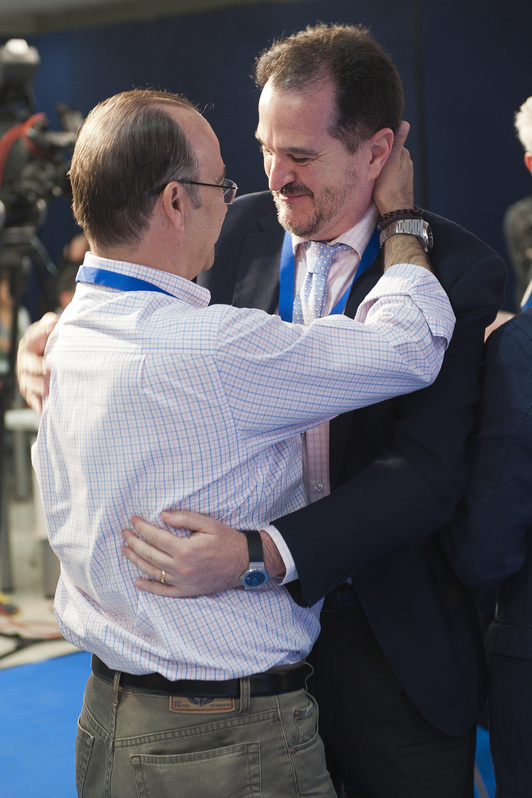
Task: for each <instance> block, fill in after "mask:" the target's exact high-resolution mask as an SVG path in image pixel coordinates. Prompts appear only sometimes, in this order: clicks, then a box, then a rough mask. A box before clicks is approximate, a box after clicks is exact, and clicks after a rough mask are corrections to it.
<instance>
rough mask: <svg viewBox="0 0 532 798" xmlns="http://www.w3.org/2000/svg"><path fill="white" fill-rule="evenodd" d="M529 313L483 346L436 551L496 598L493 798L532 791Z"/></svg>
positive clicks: (491, 643) (523, 797)
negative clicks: (474, 410) (465, 441)
mask: <svg viewBox="0 0 532 798" xmlns="http://www.w3.org/2000/svg"><path fill="white" fill-rule="evenodd" d="M531 354H532V310H528V311H526V312H525V313H521V314H519V315H518V316H515V317H514V318H513V319H511V321H509V322H507V324H504V325H503V326H502V327H500V328H499V329H498V330H496V331H495V332H494V333H492V335H491V336H490V338H489V340H488V342H487V346H486V369H485V377H484V386H483V391H482V399H481V404H480V412H479V418H478V424H477V429H476V433H475V436H474V438H473V447H472V449H473V467H472V471H471V478H470V480H469V482H468V486H467V490H466V492H465V494H464V497H463V499H461V500H460V503H459V506H458V508H457V511H456V513H455V516H454V517H453V520H452V523H451V525H450V528H449V530H448V531H447V533H446V535H445V537H444V541H445V546H446V551H447V554H448V556H449V559H450V561H451V564H452V565H453V568H454V569H455V571H456V573H457V574H458V575H459V576H460V578H461V579H463V580H464V582H465V583H466V584H469V585H471V586H472V587H480V588H483V587H490V586H492V585H497V584H499V583H500V584H499V586H498V588H497V607H496V615H495V620H494V621H493V623H492V624H491V626H490V628H489V630H488V636H487V645H488V651H489V660H490V663H489V664H490V689H489V728H490V746H491V751H492V755H493V764H494V767H495V779H496V783H497V796H499V798H527V796H528V795H530V785H531V784H532V761H531V758H530V756H529V752H530V749H531V747H532V723H531V718H532V549H531V546H532V466H531V464H532V412H531V411H532V368H531V365H530V364H531V362H532V358H531Z"/></svg>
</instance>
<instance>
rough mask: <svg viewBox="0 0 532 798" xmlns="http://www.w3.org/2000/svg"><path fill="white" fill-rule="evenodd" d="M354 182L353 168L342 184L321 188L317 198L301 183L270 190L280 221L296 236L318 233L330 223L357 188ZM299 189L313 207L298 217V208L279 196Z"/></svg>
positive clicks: (304, 236)
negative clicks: (301, 186)
mask: <svg viewBox="0 0 532 798" xmlns="http://www.w3.org/2000/svg"><path fill="white" fill-rule="evenodd" d="M348 181H350V182H348ZM357 183H358V180H357V175H356V173H354V172H353V173H351V174H350V175H348V176H347V179H346V183H345V184H344V186H343V187H342V188H340V189H332V188H324V189H323V190H322V192H321V193H320V196H319V198H318V199H316V195H315V194H313V193H312V192H311V191H308V190H306V191H301V189H300V187H298V186H295V187H293V186H291V184H289V186H290V187H289V186H285V188H284V189H281V190H280V191H274V192H272V195H273V200H274V202H275V207H276V209H277V218H278V220H279V224H280V225H281V226H282V227H284V229H285V230H287V231H288V232H289V233H292V234H293V235H295V236H297V237H298V238H312V237H318V236H319V235H320V233H321V231H322V230H325V229H326V228H327V227H329V226H330V225H331V223H332V222H334V220H335V219H336V218H337V217H339V216H340V215H341V214H342V212H343V211H344V209H345V206H346V204H347V202H348V201H349V200H350V199H352V197H353V194H354V193H355V192H356V186H357ZM298 193H306V194H307V196H308V197H309V199H310V200H311V202H312V208H313V209H312V211H310V212H309V214H308V215H307V216H306V217H305V218H300V217H298V215H297V211H296V212H293V211H292V208H291V206H290V201H288V202H287V201H286V200H284V199H281V197H283V196H285V197H286V196H288V197H289V196H290V194H298ZM344 232H345V231H344Z"/></svg>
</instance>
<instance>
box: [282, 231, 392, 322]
mask: <svg viewBox="0 0 532 798" xmlns="http://www.w3.org/2000/svg"><path fill="white" fill-rule="evenodd" d="M379 249H380V244H379V231H378V230H377V228H375V230H374V231H373V235H372V236H371V238H370V240H369V241H368V245H367V246H366V249H365V250H364V253H363V255H362V257H361V259H360V263H359V264H358V268H357V270H356V272H355V276H354V277H353V281H352V282H351V285H350V286H349V287H348V288H347V290H346V291H345V292H344V294H343V296H341V297H340V299H339V300H338V302H337V303H336V305H335V306H334V308H333V309H332V310H331V313H330V315H332V314H333V313H336V314H341V313H343V312H344V310H345V306H346V304H347V299H348V297H349V294H350V293H351V288H352V287H353V283H354V282H355V280H358V278H359V277H360V275H361V274H363V273H364V272H365V271H366V270H367V269H369V267H370V266H371V264H372V263H373V261H374V260H375V258H376V257H377V254H378V252H379ZM295 271H296V270H295V263H294V250H293V247H292V236H291V234H290V233H288V232H286V233H285V234H284V241H283V249H282V251H281V269H280V273H279V315H280V317H281V318H282V319H283V321H292V308H293V305H294V289H295Z"/></svg>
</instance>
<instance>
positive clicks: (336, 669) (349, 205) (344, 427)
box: [26, 25, 506, 798]
mask: <svg viewBox="0 0 532 798" xmlns="http://www.w3.org/2000/svg"><path fill="white" fill-rule="evenodd" d="M255 79H256V83H257V85H258V87H259V88H260V89H261V95H260V100H259V120H258V126H257V131H256V135H257V139H258V142H259V145H260V147H261V150H262V153H263V157H264V167H265V171H266V174H267V177H268V181H269V188H270V192H260V193H257V194H251V195H249V196H244V197H242V198H240V199H237V200H236V202H235V203H234V204H233V205H232V206H231V208H230V209H229V212H228V214H227V218H226V220H225V222H224V226H223V228H222V234H221V237H220V239H219V242H218V245H217V248H216V259H215V264H214V266H213V268H212V269H211V270H210V271H208V272H205V273H203V274H202V275H201V276H200V277H199V281H200V282H201V284H202V285H205V286H207V287H208V288H209V290H210V291H211V294H212V301H213V302H224V303H228V304H233V305H236V306H247V305H253V306H255V307H259V308H262V309H264V310H267V311H268V312H275V311H279V312H280V314H281V316H282V317H283V318H291V314H292V305H293V302H294V299H295V305H296V307H295V312H296V313H299V306H298V300H297V297H298V295H299V292H300V287H301V286H303V285H304V282H305V280H306V277H305V274H306V265H307V255H306V253H307V246H308V242H309V241H319V242H321V241H332V242H335V243H340V244H343V245H345V246H347V247H348V249H345V250H344V251H343V252H342V254H341V256H340V257H339V258H338V260H337V261H336V262H335V263H333V264H332V266H331V268H330V271H329V275H328V292H327V299H326V302H325V306H324V309H323V313H324V314H327V313H331V312H333V313H334V312H343V313H345V314H346V315H354V314H355V312H356V310H357V307H358V306H359V305H360V303H361V302H363V301H364V300H365V297H366V296H367V293H368V291H370V290H371V289H372V287H373V286H374V285H375V284H376V282H377V280H378V279H379V277H380V275H381V274H382V263H383V262H382V253H381V251H380V250H379V237H380V239H381V241H382V239H383V238H384V237H385V236H386V235H387V234H388V233H390V232H392V231H395V230H398V229H405V228H407V229H409V230H410V231H411V232H414V233H417V234H418V235H419V236H420V239H421V240H422V241H423V245H424V246H425V247H426V248H428V247H429V246H430V242H429V239H428V236H427V229H426V224H427V223H428V224H429V225H430V228H432V231H433V232H434V246H433V248H432V250H431V252H430V257H431V260H432V262H433V263H434V268H435V270H436V273H437V274H438V276H439V278H440V279H441V281H442V284H443V285H444V287H445V289H446V291H447V292H448V294H449V297H450V299H451V303H452V304H453V308H454V310H455V313H456V316H457V324H456V329H455V332H454V335H453V340H452V342H451V345H450V346H449V348H448V350H447V352H446V355H445V358H444V363H443V367H442V371H441V373H440V375H439V377H438V379H437V380H436V382H435V383H434V385H432V386H431V387H430V388H429V389H424V390H421V391H418V392H416V393H414V394H412V395H410V396H407V397H404V398H401V399H394V400H390V401H386V402H384V403H380V404H377V405H375V406H373V407H371V408H366V409H361V410H357V411H355V412H353V413H350V414H346V415H343V416H341V417H339V418H337V419H334V420H333V421H331V423H330V425H329V424H327V425H325V426H322V427H320V428H319V429H318V430H317V431H313V432H312V433H311V434H310V435H309V434H307V436H306V444H305V447H306V448H305V455H306V456H305V468H306V486H307V494H308V497H309V501H310V505H309V506H308V507H306V508H303V509H301V510H299V511H298V512H295V513H293V514H290V515H288V516H284V517H278V518H277V520H276V521H275V525H276V527H277V529H278V530H279V531H280V533H281V534H282V537H283V539H284V543H285V544H286V545H287V546H288V549H289V551H290V553H291V556H292V558H293V563H288V565H287V568H288V569H290V568H293V569H294V573H297V575H298V578H299V579H298V581H297V582H294V583H293V584H292V586H291V587H290V590H291V593H292V595H293V597H294V599H295V600H296V601H298V602H300V603H301V604H303V605H312V604H313V603H314V602H315V601H317V600H319V599H321V598H322V597H324V596H325V601H324V605H323V610H322V614H321V623H322V631H321V634H320V637H319V639H318V641H317V644H316V645H315V647H314V651H313V658H312V661H313V664H314V667H315V671H316V684H315V689H316V695H317V697H318V701H319V704H320V707H321V710H320V718H321V729H322V733H323V736H324V741H325V745H326V750H327V755H328V763H329V768H330V770H331V773H332V774H333V775H334V778H335V781H336V783H337V785H338V790H340V786H339V785H340V783H343V787H344V790H345V793H346V794H347V796H349V797H350V798H351V796H354V797H355V798H361V796H371V798H390V796H392V795H393V796H394V798H427V796H429V795H430V796H431V798H466V797H467V798H471V796H472V795H473V790H474V787H473V773H474V754H475V738H476V723H477V720H478V718H479V716H480V713H481V711H482V710H483V708H484V706H485V699H486V689H487V688H486V673H485V655H484V648H483V642H482V638H481V634H480V631H479V624H478V617H477V613H476V608H475V606H474V603H473V601H472V597H471V595H470V592H469V591H468V590H467V589H466V588H465V587H464V586H463V585H462V584H461V583H460V582H459V581H458V580H457V578H456V576H455V575H454V574H453V572H452V570H451V568H450V567H449V564H448V563H447V560H446V558H445V556H444V554H443V551H442V547H441V543H440V538H439V531H438V530H439V529H440V528H441V527H442V526H443V525H444V524H445V523H446V522H447V521H448V520H449V519H450V517H451V515H452V513H453V511H454V508H455V506H456V503H457V502H458V499H459V497H460V495H461V493H462V492H463V490H464V487H465V484H466V480H467V476H468V465H469V462H468V459H467V456H466V447H467V441H468V436H469V433H470V431H471V428H472V425H473V420H474V414H475V406H476V403H477V400H478V398H479V394H480V369H481V365H482V362H483V349H484V332H485V329H486V327H488V325H489V324H490V323H491V322H492V321H493V320H494V318H495V315H496V313H497V310H498V309H499V308H500V307H501V305H502V302H503V298H504V284H505V275H506V267H505V264H504V262H503V260H502V259H501V258H500V257H499V256H498V255H496V254H495V253H494V252H493V251H492V250H491V249H490V248H489V247H488V246H486V245H485V244H484V243H483V242H481V241H479V240H478V238H476V237H475V236H473V235H471V234H470V233H468V232H467V231H466V230H464V229H463V228H462V227H460V226H458V225H457V224H454V223H452V222H450V221H448V220H446V219H443V218H441V217H439V216H437V215H435V214H433V213H430V212H428V211H425V210H423V211H420V210H419V209H417V208H414V207H407V208H405V209H403V210H404V213H403V218H400V216H401V215H399V216H398V217H397V216H396V217H392V218H390V219H379V218H378V217H379V211H378V209H377V208H376V207H375V204H374V202H373V196H372V190H373V182H372V181H369V182H368V181H367V180H366V179H365V177H364V175H365V171H364V170H367V168H368V166H369V165H370V164H371V163H372V159H373V157H374V153H375V152H378V147H379V144H380V143H381V137H382V131H383V130H394V129H395V128H396V127H397V124H398V121H399V119H401V114H402V109H403V92H402V87H401V81H400V78H399V75H398V73H397V70H396V68H395V66H394V65H393V63H392V61H391V59H390V58H389V56H388V55H387V54H386V53H384V52H383V50H382V48H381V47H380V46H379V45H378V44H377V43H376V42H375V40H374V39H373V37H372V36H371V34H370V32H369V31H368V30H367V29H366V28H364V27H363V26H349V25H330V26H327V25H317V26H314V27H309V28H307V29H306V30H304V31H300V32H298V33H296V34H294V35H293V36H287V37H285V38H282V39H281V40H280V41H278V42H275V43H274V44H273V45H272V46H271V47H269V48H268V49H266V50H265V51H264V53H262V54H261V56H260V57H259V58H258V60H257V64H256V69H255ZM387 222H388V224H387ZM379 228H380V229H379ZM375 242H376V246H375ZM39 343H40V342H39V341H38V342H37V347H36V348H35V351H34V354H35V356H36V360H35V361H34V365H36V368H37V374H36V388H37V391H39V390H40V389H41V386H42V379H39V373H38V372H39V369H40V370H41V371H42V362H40V361H39V359H38V355H39ZM26 351H27V350H26ZM29 376H30V379H31V369H30V373H29ZM329 494H330V495H329ZM317 499H321V500H320V501H317ZM220 517H222V518H223V517H224V514H223V513H222V515H221V516H220ZM165 520H166V521H167V522H168V523H172V524H174V525H175V526H178V527H187V528H189V529H191V530H193V531H195V530H196V531H197V530H200V532H198V533H197V534H195V535H192V536H191V538H190V539H188V540H185V539H183V538H176V537H175V536H174V535H171V534H170V533H165V532H164V531H161V530H157V529H155V528H154V527H153V525H147V524H145V523H142V522H139V521H135V524H134V529H135V532H136V534H135V535H133V534H131V532H126V539H127V542H128V544H129V546H128V548H127V549H126V553H127V555H128V556H132V552H133V554H134V556H135V560H134V562H136V564H137V565H138V566H139V567H141V569H142V570H143V571H144V572H145V574H146V575H147V576H148V577H151V579H152V580H153V579H155V580H156V579H157V574H158V572H159V570H160V568H161V567H164V568H165V570H166V572H167V579H166V585H164V586H163V585H161V584H160V583H159V582H157V581H149V580H147V579H145V580H144V581H142V582H140V583H139V584H140V585H141V586H142V587H143V588H144V589H145V590H151V591H153V592H157V593H161V594H165V595H169V596H179V595H182V594H183V592H186V593H187V594H188V593H189V592H193V591H196V592H197V593H198V594H201V593H209V592H211V591H212V590H213V581H212V580H213V577H214V575H216V579H217V585H219V583H220V579H221V577H222V575H223V573H224V571H225V573H226V574H227V584H228V585H230V584H232V580H233V579H234V576H235V575H234V568H233V562H234V558H235V551H234V549H233V547H232V544H230V541H232V540H233V539H234V538H233V537H231V531H230V530H229V529H228V528H227V526H225V525H223V524H220V523H218V522H217V521H216V519H214V518H203V517H200V516H198V514H196V513H187V512H177V513H174V514H169V515H168V516H165ZM137 535H138V536H143V537H138V536H137ZM150 541H151V542H154V543H156V546H155V547H152V546H150V545H149V543H150Z"/></svg>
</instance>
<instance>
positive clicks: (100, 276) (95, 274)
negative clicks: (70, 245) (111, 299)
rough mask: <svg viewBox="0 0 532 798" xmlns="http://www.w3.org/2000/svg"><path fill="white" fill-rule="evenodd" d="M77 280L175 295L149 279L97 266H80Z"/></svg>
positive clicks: (120, 288) (125, 289) (111, 286)
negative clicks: (141, 278)
mask: <svg viewBox="0 0 532 798" xmlns="http://www.w3.org/2000/svg"><path fill="white" fill-rule="evenodd" d="M76 282H77V283H93V284H94V285H105V286H107V288H118V289H119V290H120V291H158V292H159V293H161V294H166V295H167V296H173V295H172V294H171V293H170V292H169V291H165V290H164V288H159V286H158V285H154V284H153V283H149V282H148V281H147V280H140V279H138V278H137V277H129V276H128V275H126V274H119V273H118V272H110V271H108V270H107V269H99V268H98V267H97V266H80V267H79V269H78V273H77V275H76Z"/></svg>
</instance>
